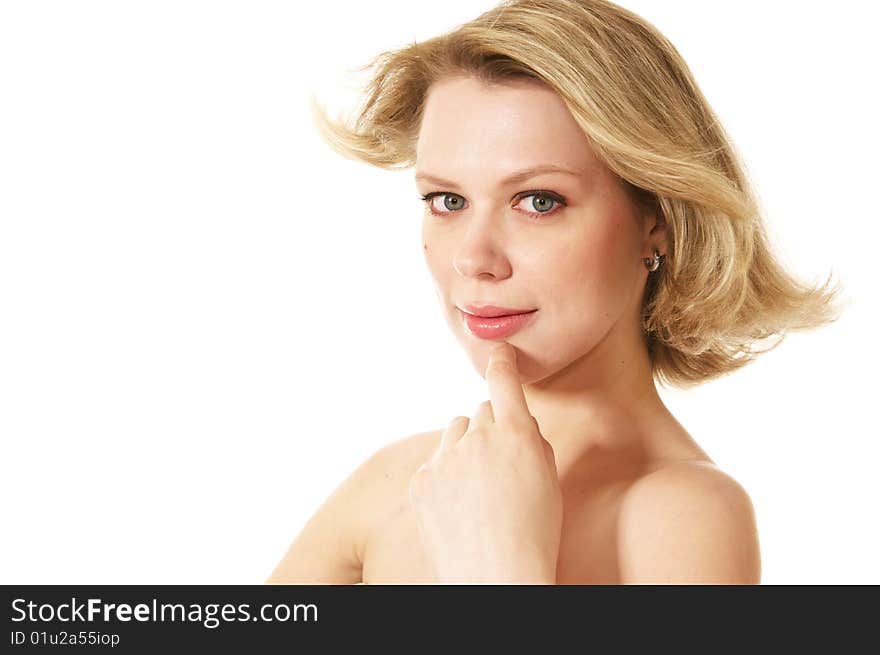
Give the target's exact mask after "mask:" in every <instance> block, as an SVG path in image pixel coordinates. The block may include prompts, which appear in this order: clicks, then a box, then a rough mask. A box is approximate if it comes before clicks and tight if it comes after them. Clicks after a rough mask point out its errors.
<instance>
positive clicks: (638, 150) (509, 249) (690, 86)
mask: <svg viewBox="0 0 880 655" xmlns="http://www.w3.org/2000/svg"><path fill="white" fill-rule="evenodd" d="M370 65H371V66H375V73H374V75H373V77H372V79H371V81H370V83H369V85H368V88H367V94H366V102H365V104H364V106H363V108H362V109H361V111H360V114H359V116H358V118H357V120H356V122H355V123H354V124H353V125H345V124H343V123H341V122H333V121H330V120H328V119H327V118H326V115H325V114H324V113H323V112H321V111H320V110H317V108H316V111H317V113H316V117H317V118H318V119H319V121H318V125H319V128H320V129H321V132H322V134H323V135H324V136H325V138H326V139H327V141H328V142H329V143H330V144H331V145H332V146H333V147H334V148H335V149H336V150H338V151H339V152H340V153H342V154H344V155H346V156H348V157H353V158H357V159H359V160H361V161H364V162H368V163H370V164H373V165H376V166H379V167H383V168H388V169H392V168H398V167H410V166H414V168H415V176H414V177H415V183H416V185H417V187H418V191H419V193H420V194H421V195H422V199H423V200H424V202H425V213H424V218H423V221H424V222H423V241H424V255H425V259H426V263H427V266H428V268H429V270H430V272H431V275H432V276H433V279H434V281H435V283H436V291H437V295H438V298H439V300H440V302H441V304H442V307H443V309H444V311H445V316H446V318H447V321H448V324H449V328H450V329H451V330H452V331H453V333H454V334H455V336H456V337H457V339H458V340H459V342H460V343H461V346H462V347H463V348H464V349H465V351H466V352H467V354H468V355H469V357H470V359H471V361H472V362H473V364H474V366H475V367H476V369H477V370H478V371H479V372H480V373H481V374H484V375H485V377H486V381H487V385H488V391H489V398H488V400H487V401H486V402H484V403H482V404H481V405H480V406H479V407H478V408H477V409H476V411H475V412H474V413H473V414H472V415H471V416H469V417H468V416H458V417H455V418H453V419H452V421H451V422H450V423H449V424H448V425H447V426H446V427H445V428H442V429H438V430H436V431H434V432H429V433H420V434H416V435H413V436H411V437H408V438H405V439H402V440H400V441H397V442H394V443H392V444H390V445H388V446H386V447H384V448H383V449H381V450H380V451H378V452H377V453H375V454H374V455H373V456H372V457H370V458H369V459H368V460H367V461H366V462H364V463H363V464H362V465H361V466H360V467H359V468H358V469H357V471H355V472H354V473H353V474H352V475H351V476H350V477H349V478H348V479H347V480H345V481H344V482H343V483H342V484H341V485H340V486H339V487H338V488H337V489H336V491H335V492H334V493H333V494H332V495H331V496H330V498H328V499H327V501H326V502H325V503H324V504H323V505H322V506H321V507H320V508H319V509H318V511H317V512H316V513H315V514H314V515H313V516H312V518H311V519H310V520H309V521H308V522H307V524H306V525H305V527H304V528H303V530H302V531H301V532H300V534H299V535H298V536H297V538H296V539H295V540H294V542H293V544H292V545H291V546H290V549H289V551H288V552H287V554H286V555H285V557H284V558H283V559H282V561H281V562H280V563H279V564H278V565H277V567H276V569H275V571H274V572H273V573H272V575H271V576H270V578H269V580H268V581H269V582H271V583H334V584H346V583H358V582H365V583H414V584H425V583H465V582H467V583H522V584H594V583H610V584H626V583H706V584H719V583H732V584H756V583H759V582H760V571H761V563H760V562H761V558H760V547H759V539H758V535H757V530H756V522H755V514H754V510H753V506H752V502H751V500H750V497H749V495H748V494H747V492H746V491H745V489H744V488H743V487H742V486H741V485H740V484H739V483H738V482H737V481H736V480H734V479H733V478H732V477H731V476H729V475H728V474H726V473H724V472H723V471H722V470H720V469H719V468H718V467H717V466H715V464H714V463H713V461H712V459H711V458H710V457H709V455H707V454H706V453H705V452H704V451H703V450H702V449H701V448H700V446H699V445H698V443H697V441H696V440H695V439H694V438H693V437H692V435H690V434H689V433H688V432H687V430H685V428H684V427H683V426H682V425H681V424H680V423H679V422H678V421H677V420H676V419H675V417H674V416H673V415H672V414H671V413H670V411H669V410H668V409H667V408H666V406H665V405H664V403H663V402H662V400H661V398H660V396H659V395H658V393H657V389H656V386H655V381H659V382H661V383H662V384H671V385H675V386H679V387H687V386H692V385H695V384H699V383H701V382H704V381H707V380H710V379H713V378H716V377H718V376H721V375H724V374H727V373H730V372H732V371H734V370H736V369H738V368H740V367H742V366H744V365H746V364H747V363H748V362H750V361H752V360H753V359H754V357H755V356H756V355H757V354H759V353H760V352H765V351H766V350H769V349H770V348H773V347H775V345H778V343H779V342H780V341H781V339H782V338H783V337H784V335H785V333H786V332H787V331H789V330H793V329H806V328H812V327H818V326H820V325H822V324H825V323H828V322H830V321H833V320H835V318H836V317H837V315H838V308H837V307H836V306H835V300H836V298H837V294H838V292H839V291H840V290H839V288H837V287H830V286H829V285H828V283H827V282H826V285H825V286H822V287H818V288H811V287H809V286H806V285H803V284H801V283H800V282H799V281H797V280H796V279H794V278H793V277H791V276H790V275H789V274H788V273H787V272H786V271H785V270H784V269H783V268H782V267H781V266H780V264H779V262H778V261H777V260H776V259H775V258H774V256H773V253H772V251H771V247H770V245H769V244H768V243H767V239H766V234H765V229H764V227H763V224H762V219H761V216H760V213H759V209H758V205H757V202H756V199H755V196H754V194H753V192H752V190H751V189H750V187H749V184H748V181H747V178H746V176H745V174H744V172H743V167H742V165H741V164H740V161H739V158H738V156H737V154H736V152H735V150H734V148H733V147H732V145H731V143H730V141H729V139H728V138H727V136H726V134H725V132H724V130H723V128H722V126H721V125H720V123H719V121H718V119H717V117H716V116H715V114H714V113H713V111H712V109H711V108H710V106H709V104H708V102H707V101H706V99H705V98H704V97H703V95H702V93H701V92H700V90H699V88H698V87H697V84H696V82H695V81H694V78H693V76H692V74H691V72H690V70H689V68H688V67H687V65H686V63H685V62H684V61H683V59H682V58H681V56H680V55H679V53H678V51H677V50H676V49H675V47H674V46H673V45H672V44H671V43H670V42H669V41H668V40H667V39H666V38H665V37H664V36H663V35H662V34H661V33H659V31H658V30H657V29H656V28H655V27H653V26H652V25H650V24H649V23H647V22H646V21H645V20H644V19H642V18H640V17H639V16H636V15H634V14H633V13H631V12H629V11H627V10H625V9H623V8H621V7H619V6H617V5H614V4H611V3H609V2H605V1H602V0H531V1H530V0H522V1H514V2H505V3H503V4H501V5H499V6H498V7H496V8H495V9H493V10H491V11H488V12H487V13H485V14H483V15H482V16H480V17H478V18H476V19H475V20H473V21H471V22H469V23H466V24H464V25H461V26H460V27H458V28H457V29H455V30H454V31H452V32H450V33H447V34H444V35H442V36H438V37H435V38H432V39H429V40H426V41H424V42H422V43H414V44H412V45H409V46H407V47H404V48H401V49H398V50H394V51H390V52H385V53H382V54H381V55H379V56H378V57H377V58H376V59H375V60H374V61H373V62H371V64H370ZM770 337H777V338H776V339H775V340H774V342H773V343H769V344H768V343H767V340H768V338H770Z"/></svg>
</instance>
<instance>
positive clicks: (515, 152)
mask: <svg viewBox="0 0 880 655" xmlns="http://www.w3.org/2000/svg"><path fill="white" fill-rule="evenodd" d="M416 159H417V168H420V169H424V170H430V171H431V172H433V173H438V174H439V173H441V172H446V173H449V172H450V171H449V169H450V168H454V169H460V168H464V167H474V168H475V169H476V168H485V167H486V166H487V165H491V167H492V168H496V167H497V168H498V169H499V170H504V171H507V170H513V169H518V168H522V167H523V165H527V164H529V163H530V162H552V163H554V164H557V165H559V166H562V167H565V168H570V169H572V170H576V171H583V172H588V171H590V170H591V169H593V168H594V167H595V166H597V165H598V160H597V159H596V157H595V155H594V153H593V152H592V149H591V148H590V145H589V141H588V140H587V138H586V136H585V135H584V133H583V131H582V130H581V128H580V126H579V125H578V124H577V122H576V121H575V119H574V117H573V116H572V115H571V112H570V111H569V110H568V107H566V105H565V103H564V102H563V100H562V98H560V97H559V95H558V94H557V93H556V92H555V91H553V90H552V89H551V88H549V87H547V86H545V85H543V84H541V83H540V82H537V81H531V80H517V81H511V82H504V83H503V84H492V85H487V84H486V83H484V82H481V81H480V80H477V79H475V78H473V77H466V76H460V77H453V78H447V79H445V80H441V81H439V82H436V83H435V84H434V85H432V87H431V88H430V89H429V92H428V97H427V100H426V103H425V108H424V113H423V117H422V123H421V126H420V130H419V135H418V142H417V146H416ZM438 169H439V170H438Z"/></svg>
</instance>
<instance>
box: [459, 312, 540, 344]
mask: <svg viewBox="0 0 880 655" xmlns="http://www.w3.org/2000/svg"><path fill="white" fill-rule="evenodd" d="M465 306H466V307H468V311H470V309H471V308H470V307H469V306H467V305H465ZM491 309H493V310H494V309H498V308H491ZM458 311H459V313H460V314H461V316H462V318H463V319H464V324H465V325H466V326H467V329H468V330H469V331H470V332H471V334H473V335H474V336H475V337H479V338H480V339H504V338H506V337H509V336H510V335H511V334H513V333H515V332H518V331H519V330H521V329H522V328H523V327H525V325H526V324H527V323H529V321H531V320H532V316H534V314H535V313H537V311H538V310H537V309H533V310H531V311H525V312H523V311H522V310H511V311H519V312H521V313H519V314H509V315H506V316H491V317H488V316H474V315H472V314H468V313H467V312H465V311H462V310H461V309H459V310H458ZM481 311H490V308H487V307H483V308H482V309H481Z"/></svg>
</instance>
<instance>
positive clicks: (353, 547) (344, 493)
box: [266, 431, 440, 584]
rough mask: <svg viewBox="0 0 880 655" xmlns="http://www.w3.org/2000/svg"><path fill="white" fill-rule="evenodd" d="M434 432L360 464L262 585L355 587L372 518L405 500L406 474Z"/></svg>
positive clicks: (432, 443) (430, 446) (435, 437)
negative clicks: (338, 585)
mask: <svg viewBox="0 0 880 655" xmlns="http://www.w3.org/2000/svg"><path fill="white" fill-rule="evenodd" d="M439 438H440V431H435V432H423V433H418V434H415V435H412V436H410V437H407V438H404V439H400V440H398V441H395V442H392V443H390V444H388V445H386V446H384V447H382V448H381V449H379V450H378V451H376V452H375V453H373V454H372V455H371V456H370V457H369V458H368V459H367V460H365V461H364V462H363V463H362V464H361V465H360V466H359V467H358V468H357V469H356V470H355V471H354V472H353V473H352V474H351V475H350V476H349V477H348V478H347V479H346V480H344V481H343V482H342V483H341V484H340V485H339V486H338V487H337V488H336V489H335V490H334V491H333V493H332V494H331V495H330V497H329V498H327V500H326V501H324V503H323V504H322V505H321V507H319V508H318V510H317V512H316V513H315V514H314V516H312V517H311V518H310V519H309V520H308V522H307V523H306V525H305V527H304V528H303V529H302V531H301V532H300V533H299V535H297V537H296V539H294V541H293V543H292V544H291V545H290V548H289V549H288V551H287V553H286V554H285V555H284V557H283V558H282V560H281V561H280V562H279V563H278V565H277V566H276V567H275V570H274V571H273V572H272V574H271V575H270V576H269V579H268V580H266V582H267V583H268V584H356V583H358V582H361V581H362V579H363V578H362V576H363V560H364V550H365V546H366V542H367V537H368V535H369V534H370V530H371V529H372V528H373V526H374V524H375V523H376V520H377V518H378V517H380V516H381V515H382V513H383V512H385V511H387V510H388V508H389V507H391V506H393V504H394V503H395V502H396V501H397V500H398V499H399V498H401V497H404V496H405V494H406V489H407V485H408V483H409V478H410V476H411V475H412V471H413V470H414V469H415V468H416V467H417V466H419V465H420V464H421V463H422V462H424V461H425V458H426V457H428V456H429V455H430V454H431V453H432V452H433V450H434V448H436V445H437V442H438V441H439Z"/></svg>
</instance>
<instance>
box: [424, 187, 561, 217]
mask: <svg viewBox="0 0 880 655" xmlns="http://www.w3.org/2000/svg"><path fill="white" fill-rule="evenodd" d="M438 198H442V199H443V201H442V207H443V209H441V208H440V207H439V206H438V205H440V203H437V202H435V200H437V199H438ZM529 198H531V201H529V202H528V203H526V206H531V208H532V209H533V210H534V211H530V210H529V209H525V210H524V211H525V213H526V214H528V215H529V216H533V217H539V218H540V217H542V216H545V215H548V214H552V213H554V211H555V209H556V206H557V205H565V199H564V198H563V197H562V196H559V195H557V194H555V193H550V192H547V191H531V192H528V193H524V194H521V195H520V196H519V198H517V201H516V205H514V207H516V206H517V205H520V204H522V202H523V200H527V199H529ZM421 199H422V201H424V202H426V203H428V209H429V210H430V211H431V213H432V214H434V215H436V216H442V215H444V214H450V213H452V212H456V211H459V210H460V209H461V208H462V206H463V205H464V198H462V197H461V196H460V195H458V194H456V193H446V192H444V191H434V192H433V193H428V194H425V195H424V196H421Z"/></svg>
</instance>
